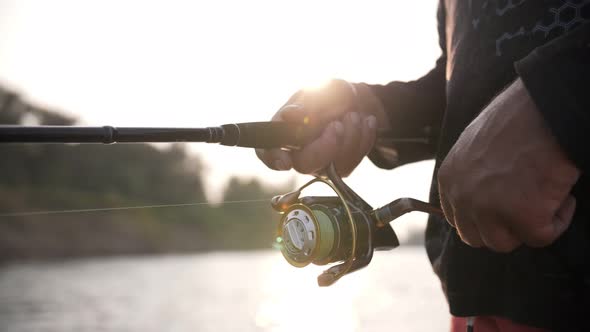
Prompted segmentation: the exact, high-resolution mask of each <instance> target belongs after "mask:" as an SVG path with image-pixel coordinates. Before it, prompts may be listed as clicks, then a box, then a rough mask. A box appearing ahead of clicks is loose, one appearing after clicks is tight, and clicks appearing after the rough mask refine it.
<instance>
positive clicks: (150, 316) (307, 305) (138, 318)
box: [0, 247, 449, 332]
mask: <svg viewBox="0 0 590 332" xmlns="http://www.w3.org/2000/svg"><path fill="white" fill-rule="evenodd" d="M322 270H323V269H322V267H315V266H314V267H308V268H304V269H296V268H294V267H291V266H290V265H288V264H287V263H286V262H285V261H284V260H283V258H282V256H281V255H280V254H279V253H277V252H274V251H258V252H245V253H240V252H220V253H207V254H191V255H169V256H142V257H117V258H93V259H81V260H68V261H63V262H49V263H48V262H37V263H13V264H9V265H5V266H3V267H2V268H0V330H1V331H3V332H4V331H18V332H21V331H23V332H24V331H51V332H53V331H56V332H57V331H60V332H66V331H118V332H119V331H120V332H136V331H137V332H139V331H141V332H151V331H216V332H224V331H306V332H307V331H310V332H313V331H338V332H345V331H447V330H448V319H449V315H448V313H447V309H446V304H445V301H444V297H443V295H442V292H441V291H440V287H439V283H438V281H437V279H436V277H435V276H434V274H433V273H432V272H431V269H430V266H429V265H428V262H427V258H426V254H425V252H424V250H423V249H422V248H417V247H407V248H398V249H396V250H394V251H392V252H377V253H376V254H375V257H374V258H373V262H372V263H371V264H370V265H369V266H368V267H366V268H365V269H363V270H361V271H358V272H355V273H353V274H351V275H349V276H346V277H344V278H343V279H341V280H339V281H338V282H337V283H336V284H335V285H333V286H331V287H328V288H319V287H317V285H316V283H315V282H316V281H315V280H316V276H317V274H318V273H320V272H321V271H322Z"/></svg>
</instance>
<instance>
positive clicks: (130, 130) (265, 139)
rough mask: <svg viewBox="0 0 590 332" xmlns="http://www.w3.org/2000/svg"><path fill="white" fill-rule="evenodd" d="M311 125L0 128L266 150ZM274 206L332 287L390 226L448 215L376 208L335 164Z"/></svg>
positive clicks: (289, 143) (390, 233)
mask: <svg viewBox="0 0 590 332" xmlns="http://www.w3.org/2000/svg"><path fill="white" fill-rule="evenodd" d="M319 133H320V131H318V129H317V128H312V127H311V126H309V125H299V124H293V123H287V122H249V123H237V124H225V125H222V126H219V127H206V128H151V127H145V128H141V127H118V128H117V127H112V126H103V127H81V126H15V125H0V143H104V144H113V143H140V142H141V143H147V142H149V143H155V142H205V143H219V144H221V145H226V146H239V147H247V148H259V149H273V148H283V149H299V148H301V147H304V146H305V145H306V144H308V143H310V142H311V141H312V140H313V139H315V138H316V137H318V135H319ZM377 140H378V142H381V143H382V142H389V143H392V144H397V145H398V146H399V145H405V146H406V147H408V146H415V145H423V144H430V141H429V139H428V138H427V137H418V138H407V137H397V136H395V135H394V134H392V133H390V132H387V131H379V132H378V133H377ZM314 183H323V184H325V185H327V186H328V187H330V188H331V189H332V191H333V192H334V196H304V197H300V196H301V194H302V191H303V190H304V189H306V188H307V187H309V186H310V185H312V184H314ZM271 206H272V208H273V209H274V210H276V211H277V212H278V213H279V214H280V215H281V217H280V220H279V223H278V226H277V236H276V243H275V246H277V247H278V248H279V249H280V250H281V253H282V254H283V257H284V258H285V259H286V260H287V262H288V263H289V264H291V265H293V266H295V267H304V266H307V265H309V264H310V263H313V264H315V265H327V264H330V263H338V264H336V265H333V266H331V267H330V268H328V269H327V270H326V271H324V272H323V273H322V274H320V275H319V276H318V284H319V286H330V285H332V284H334V283H335V282H336V281H337V280H339V279H340V278H341V277H342V276H344V275H346V274H348V273H351V272H354V271H357V270H359V269H361V268H363V267H365V266H367V265H368V264H369V263H370V262H371V259H372V257H373V252H374V251H375V250H391V249H394V248H396V247H397V246H399V240H398V238H397V235H396V234H395V232H394V230H393V228H392V227H391V225H390V222H391V221H393V220H395V219H397V218H398V217H400V216H402V215H404V214H406V213H409V212H412V211H421V212H425V213H429V214H435V215H439V216H442V215H443V212H442V210H441V209H440V208H439V207H437V206H434V205H431V204H429V203H426V202H422V201H419V200H416V199H413V198H400V199H396V200H394V201H392V202H391V203H389V204H386V205H384V206H382V207H380V208H377V209H374V208H373V207H371V205H369V204H368V203H367V202H365V201H364V200H363V199H362V198H361V197H360V196H359V195H358V194H357V193H355V192H354V191H353V190H352V189H351V188H350V187H348V186H347V185H346V183H344V181H343V180H342V178H341V177H340V176H339V175H338V172H337V171H336V168H335V166H334V165H333V164H330V165H329V166H328V167H326V169H324V170H323V171H322V172H320V175H318V176H316V177H315V178H314V179H312V180H311V181H309V182H308V183H306V184H304V185H303V186H302V187H300V188H299V189H297V190H295V191H292V192H289V193H286V194H284V195H279V196H275V197H273V198H272V200H271Z"/></svg>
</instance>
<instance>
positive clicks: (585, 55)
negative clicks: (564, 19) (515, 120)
mask: <svg viewBox="0 0 590 332" xmlns="http://www.w3.org/2000/svg"><path fill="white" fill-rule="evenodd" d="M515 67H516V70H517V72H518V74H519V76H520V77H521V79H522V81H523V83H524V85H525V86H526V88H527V90H528V92H529V94H530V95H531V97H532V98H533V101H534V102H535V104H536V105H537V108H538V109H539V111H540V112H541V113H542V115H543V117H544V119H545V120H546V123H547V124H548V125H549V127H550V128H551V130H552V132H553V134H554V135H555V137H556V138H557V141H558V142H559V144H560V145H561V147H562V148H563V149H564V151H565V152H566V153H567V155H568V156H569V158H570V159H571V160H572V161H573V162H574V163H576V165H577V166H578V167H579V168H580V169H581V170H582V171H583V172H587V171H589V170H590V23H586V24H584V25H582V26H580V27H578V28H576V29H574V30H572V31H571V32H569V33H567V34H565V35H563V36H561V37H559V38H556V39H554V40H552V41H550V42H549V43H547V44H545V45H543V46H540V47H538V48H536V49H535V50H533V51H532V52H531V53H530V54H529V55H528V56H526V57H525V58H523V59H521V60H520V61H518V62H516V64H515Z"/></svg>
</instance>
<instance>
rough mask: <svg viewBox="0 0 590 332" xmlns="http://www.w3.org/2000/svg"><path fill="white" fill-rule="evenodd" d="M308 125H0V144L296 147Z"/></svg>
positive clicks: (311, 133) (382, 136) (383, 134)
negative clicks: (201, 143) (157, 144)
mask: <svg viewBox="0 0 590 332" xmlns="http://www.w3.org/2000/svg"><path fill="white" fill-rule="evenodd" d="M317 134H318V132H317V130H314V129H313V128H312V127H311V126H308V125H298V124H293V123H287V122H276V121H275V122H246V123H233V124H225V125H221V126H219V127H206V128H169V127H160V128H158V127H113V126H102V127H84V126H18V125H0V143H103V144H114V143H171V142H203V143H219V144H221V145H226V146H239V147H246V148H259V149H272V148H299V147H302V146H305V144H307V143H309V142H310V141H311V140H312V139H314V138H315V137H316V136H317ZM377 139H378V140H380V141H384V140H387V141H391V142H394V143H395V142H397V143H406V144H425V143H428V139H427V138H423V137H419V138H403V137H396V136H395V135H393V134H392V133H390V132H388V131H379V132H378V134H377Z"/></svg>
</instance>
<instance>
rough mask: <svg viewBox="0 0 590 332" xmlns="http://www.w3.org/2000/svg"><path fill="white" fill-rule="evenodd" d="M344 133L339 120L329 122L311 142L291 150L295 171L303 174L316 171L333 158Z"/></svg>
mask: <svg viewBox="0 0 590 332" xmlns="http://www.w3.org/2000/svg"><path fill="white" fill-rule="evenodd" d="M343 134H344V126H343V125H342V123H341V122H340V121H334V122H332V123H330V124H329V125H328V126H327V128H326V129H324V131H323V132H322V134H321V135H320V137H318V138H317V139H316V140H314V141H313V142H311V143H309V144H308V145H307V146H306V147H305V148H304V149H302V150H299V151H293V152H291V154H292V161H293V167H294V168H295V170H296V171H298V172H300V173H304V174H312V173H317V172H318V171H320V170H322V169H323V168H325V167H326V166H328V164H329V163H330V162H331V161H333V160H334V158H335V157H336V155H337V153H338V151H339V148H340V143H341V142H340V141H341V139H342V136H343Z"/></svg>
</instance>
